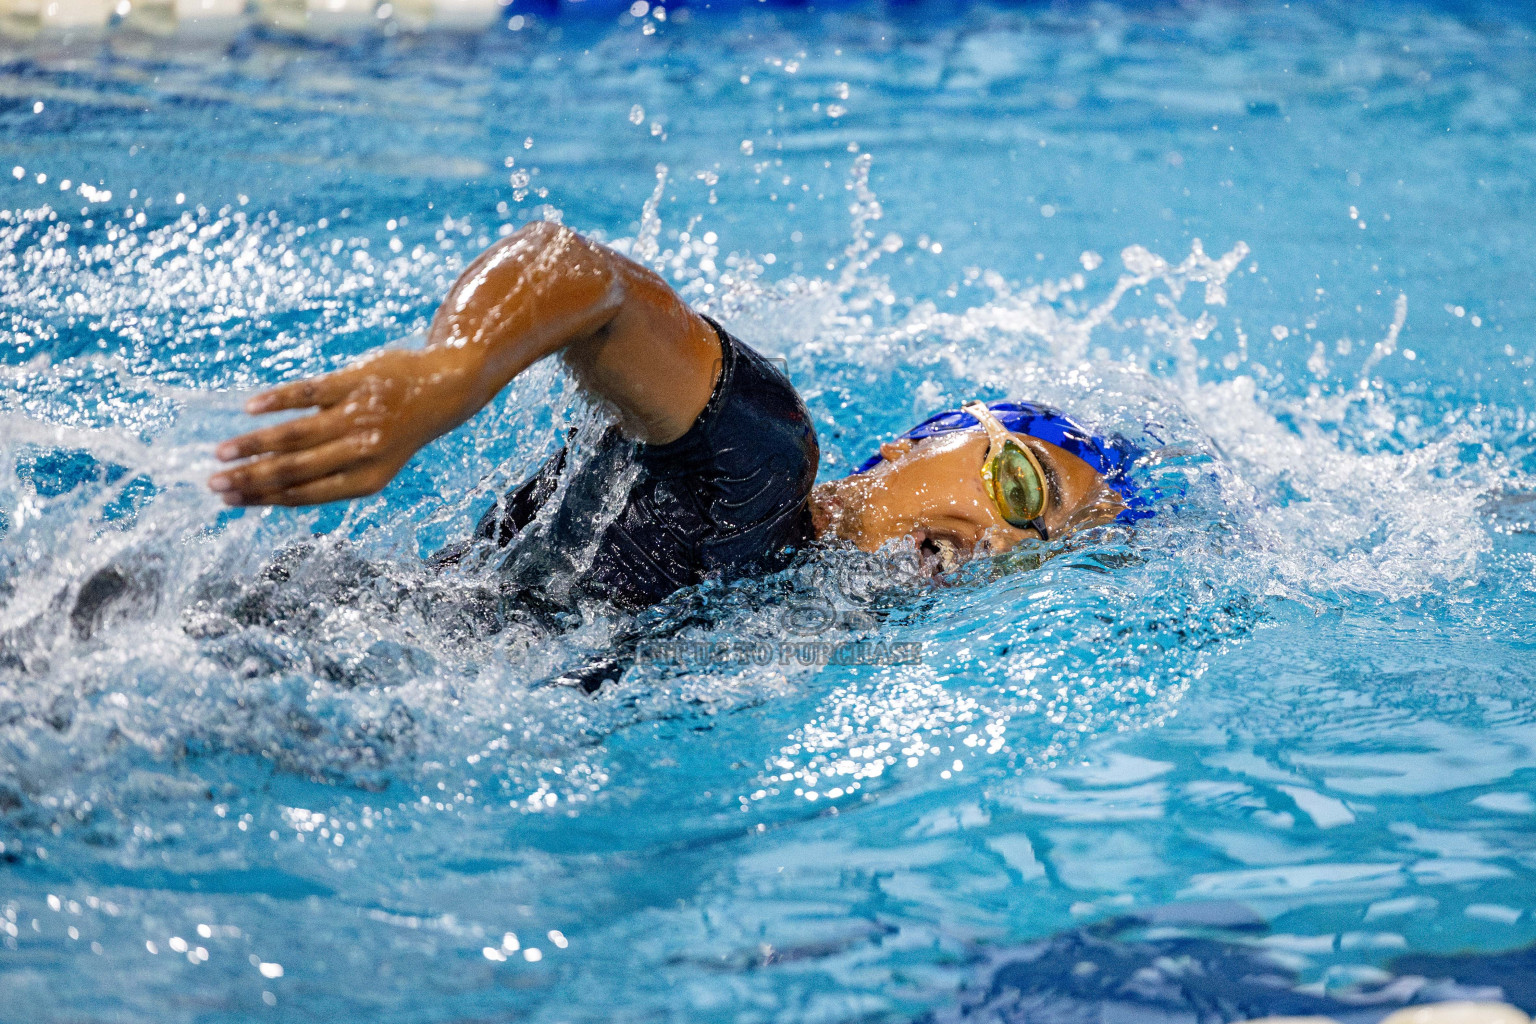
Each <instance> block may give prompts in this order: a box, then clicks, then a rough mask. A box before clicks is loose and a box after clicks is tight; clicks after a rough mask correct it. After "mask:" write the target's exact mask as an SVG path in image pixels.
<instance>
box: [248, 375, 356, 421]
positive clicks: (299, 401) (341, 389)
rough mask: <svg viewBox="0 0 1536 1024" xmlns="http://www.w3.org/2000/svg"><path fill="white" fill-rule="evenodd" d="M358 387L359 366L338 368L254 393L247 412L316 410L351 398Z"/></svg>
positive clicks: (256, 413)
mask: <svg viewBox="0 0 1536 1024" xmlns="http://www.w3.org/2000/svg"><path fill="white" fill-rule="evenodd" d="M356 386H357V371H356V369H355V368H352V369H346V370H337V371H336V372H335V373H327V374H325V375H324V376H322V377H311V378H309V379H308V380H296V381H293V382H292V383H289V384H279V385H278V386H277V387H275V388H269V389H267V390H266V391H263V392H261V393H260V394H258V395H253V396H252V397H251V399H250V400H249V401H247V402H246V403H245V411H246V412H248V413H250V414H251V415H253V416H255V415H259V414H260V413H264V412H281V411H282V410H284V409H312V408H314V407H315V406H317V405H318V406H331V405H335V404H336V403H337V402H339V401H341V400H342V399H343V398H345V397H347V394H348V393H349V392H350V391H351V390H352V389H353V388H355V387H356Z"/></svg>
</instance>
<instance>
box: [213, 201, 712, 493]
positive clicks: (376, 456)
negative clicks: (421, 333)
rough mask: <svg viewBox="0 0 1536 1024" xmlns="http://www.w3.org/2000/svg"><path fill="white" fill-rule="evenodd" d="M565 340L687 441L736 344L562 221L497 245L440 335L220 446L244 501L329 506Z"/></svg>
mask: <svg viewBox="0 0 1536 1024" xmlns="http://www.w3.org/2000/svg"><path fill="white" fill-rule="evenodd" d="M556 352H559V353H560V354H561V355H562V357H563V358H564V359H565V361H566V363H567V365H569V366H570V368H571V369H572V371H573V372H574V373H575V375H576V379H577V383H578V384H580V386H581V387H582V388H583V389H585V390H587V391H589V392H591V393H592V394H593V395H595V396H596V397H597V398H599V399H601V400H603V401H606V402H608V403H610V404H611V405H612V406H613V407H614V408H616V409H617V410H618V412H619V418H620V421H621V424H622V425H623V426H624V428H625V429H626V431H627V432H628V433H630V434H631V435H632V436H634V437H635V438H637V439H638V440H641V441H645V442H647V443H651V444H665V443H667V442H669V441H673V440H676V439H677V438H679V437H681V436H682V435H683V434H684V433H686V432H687V430H688V428H689V427H690V426H691V425H692V424H693V422H694V420H696V419H697V418H698V415H699V413H700V412H702V411H703V409H704V406H705V404H706V403H707V402H708V401H709V395H710V392H711V390H712V389H713V387H714V381H715V376H716V373H717V372H718V368H719V360H720V342H719V340H718V338H716V336H715V333H714V331H713V329H712V328H710V326H709V325H708V324H707V323H705V322H704V321H703V320H702V319H701V318H700V317H699V316H698V314H696V313H694V312H693V311H692V310H691V309H689V308H688V306H687V304H686V303H684V302H683V300H682V299H681V298H679V297H678V295H677V293H675V292H674V291H672V289H671V288H669V287H668V286H667V284H666V282H665V281H663V280H662V279H661V278H660V277H658V276H657V275H656V274H654V273H652V272H651V271H650V270H647V269H646V268H644V267H642V266H640V265H639V264H637V263H634V262H633V261H631V260H629V259H627V258H626V257H624V256H622V255H620V254H619V253H616V252H613V251H612V250H610V249H607V248H605V247H603V246H601V245H596V244H594V243H592V242H589V241H587V240H586V239H585V238H582V237H581V236H580V235H578V234H576V233H575V232H574V231H571V230H570V229H569V228H565V227H562V226H560V225H558V224H547V223H538V224H530V225H528V226H526V227H524V228H523V229H522V230H520V231H518V232H516V233H515V234H512V235H509V236H508V237H506V238H504V239H502V240H501V241H499V242H497V243H496V244H495V245H493V246H491V247H490V248H489V249H487V250H486V251H485V252H483V253H481V254H480V256H479V257H478V258H476V260H475V261H474V262H473V263H471V264H470V265H469V267H468V268H466V269H465V271H464V273H463V274H461V275H460V276H459V279H458V281H456V282H455V283H454V286H453V288H452V289H450V290H449V292H448V296H447V298H446V299H444V301H443V304H442V306H441V307H440V308H439V309H438V311H437V315H436V316H434V317H433V319H432V326H431V327H430V328H429V329H428V332H427V346H426V348H423V349H416V350H391V351H385V352H379V353H376V354H374V355H372V356H369V357H367V358H365V359H364V360H362V361H361V362H359V363H357V364H355V365H353V366H350V367H348V368H346V369H344V370H339V371H337V372H335V373H329V374H326V375H325V376H322V377H315V378H312V379H310V380H303V381H297V382H294V383H292V384H284V385H281V386H279V387H276V388H272V389H271V390H269V391H264V392H262V393H261V394H259V395H256V396H255V397H254V398H252V399H251V400H250V401H249V402H248V403H246V411H247V412H250V413H268V412H278V411H281V410H285V409H315V410H316V411H315V412H313V413H311V414H310V415H308V416H303V417H300V418H298V419H294V420H290V421H288V422H286V423H282V424H279V425H277V426H272V427H266V428H263V429H261V430H255V431H252V432H251V433H248V434H244V435H242V436H240V437H236V438H233V439H231V440H229V441H225V442H224V443H223V444H220V445H219V446H218V448H217V449H215V455H217V457H218V458H219V459H220V460H221V461H223V462H235V461H238V460H242V459H244V460H248V461H244V462H241V463H240V464H239V465H237V466H234V467H232V468H229V469H226V470H223V471H222V472H219V473H216V474H214V475H213V476H212V477H211V478H210V479H209V481H208V485H209V486H210V487H211V488H213V490H214V491H216V492H217V493H218V494H219V495H220V497H222V498H223V500H224V502H225V503H226V504H229V505H318V504H321V503H324V502H328V501H341V500H344V499H348V498H360V497H363V496H365V495H369V494H374V493H376V492H377V491H380V490H382V489H383V488H384V486H385V485H386V484H388V483H389V481H390V480H391V479H393V478H394V475H395V474H396V473H398V472H399V471H400V468H401V467H402V466H404V465H405V464H406V463H407V462H409V461H410V460H411V457H412V456H413V455H415V454H416V452H417V451H418V450H420V449H421V447H422V446H424V445H426V444H427V443H429V442H430V441H432V440H433V439H434V438H437V437H439V436H441V435H442V434H445V433H447V432H448V431H450V430H452V429H454V428H455V427H457V426H459V425H460V424H461V423H463V422H464V421H465V420H467V419H469V418H470V417H471V416H473V415H474V414H475V413H476V412H478V411H479V410H480V408H481V407H482V406H484V405H485V404H486V403H487V402H489V401H490V400H491V399H492V398H494V397H495V396H496V393H497V392H499V391H500V390H501V389H502V388H503V387H505V386H506V385H507V384H508V383H509V382H510V381H511V380H512V379H513V378H515V377H516V376H517V375H518V374H520V373H522V372H523V371H524V370H526V369H527V368H528V367H530V366H532V365H533V364H534V363H536V362H538V361H539V360H540V359H542V358H544V357H545V356H548V355H551V354H553V353H556Z"/></svg>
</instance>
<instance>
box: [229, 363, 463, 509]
mask: <svg viewBox="0 0 1536 1024" xmlns="http://www.w3.org/2000/svg"><path fill="white" fill-rule="evenodd" d="M434 355H435V353H433V352H432V351H431V350H430V349H429V350H422V351H391V352H382V353H379V354H378V355H375V356H373V357H371V358H369V359H367V360H366V361H364V362H362V363H360V364H358V365H356V366H351V367H348V368H347V369H345V370H340V371H337V372H336V373H329V374H326V375H325V376H323V377H315V378H312V379H310V380H301V381H295V382H294V383H292V384H284V385H282V386H280V387H275V388H272V389H271V390H269V391H263V392H262V393H261V394H259V395H256V396H255V397H253V398H252V399H251V400H250V401H248V402H246V403H245V411H246V412H249V413H268V412H280V411H283V410H285V409H317V410H318V411H317V412H315V413H313V414H311V415H309V416H303V417H299V418H297V419H292V420H289V421H287V422H286V423H280V424H278V425H276V426H272V427H265V428H263V429H261V430H254V431H252V432H251V433H249V434H244V435H242V436H240V437H237V438H234V439H232V440H229V441H225V442H224V443H223V444H221V445H219V446H218V448H216V449H215V450H214V454H215V455H216V456H217V457H218V459H219V460H220V461H222V462H231V461H234V460H236V459H250V460H251V461H249V462H246V463H244V464H243V465H240V466H237V467H235V468H233V469H228V470H225V471H223V472H221V473H218V474H215V475H214V476H213V477H212V478H211V479H210V480H209V481H208V484H209V486H210V487H212V488H213V489H214V490H215V491H217V492H218V493H219V495H220V497H222V498H223V499H224V502H225V504H228V505H318V504H322V503H324V502H327V501H340V500H343V499H346V498H360V497H363V496H364V495H368V494H373V493H375V492H377V491H380V490H383V488H384V486H385V485H386V484H388V483H389V481H390V480H392V479H393V478H394V476H395V474H396V473H398V472H399V471H400V468H401V467H402V466H404V465H405V464H406V463H407V462H409V461H410V460H411V456H413V455H415V454H416V452H417V451H418V450H419V449H420V448H421V447H422V446H423V445H425V444H426V443H427V442H429V441H431V440H432V439H433V438H435V437H437V436H438V435H439V434H441V433H443V432H444V431H445V430H448V429H452V427H453V426H456V425H457V424H456V423H453V422H449V421H448V419H447V418H445V417H444V416H443V413H444V411H445V410H448V409H453V408H457V407H459V406H461V405H462V404H463V397H464V391H465V389H466V381H465V377H466V373H465V371H464V370H463V369H462V368H460V367H456V366H454V365H453V361H451V360H442V359H435V358H434Z"/></svg>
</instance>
